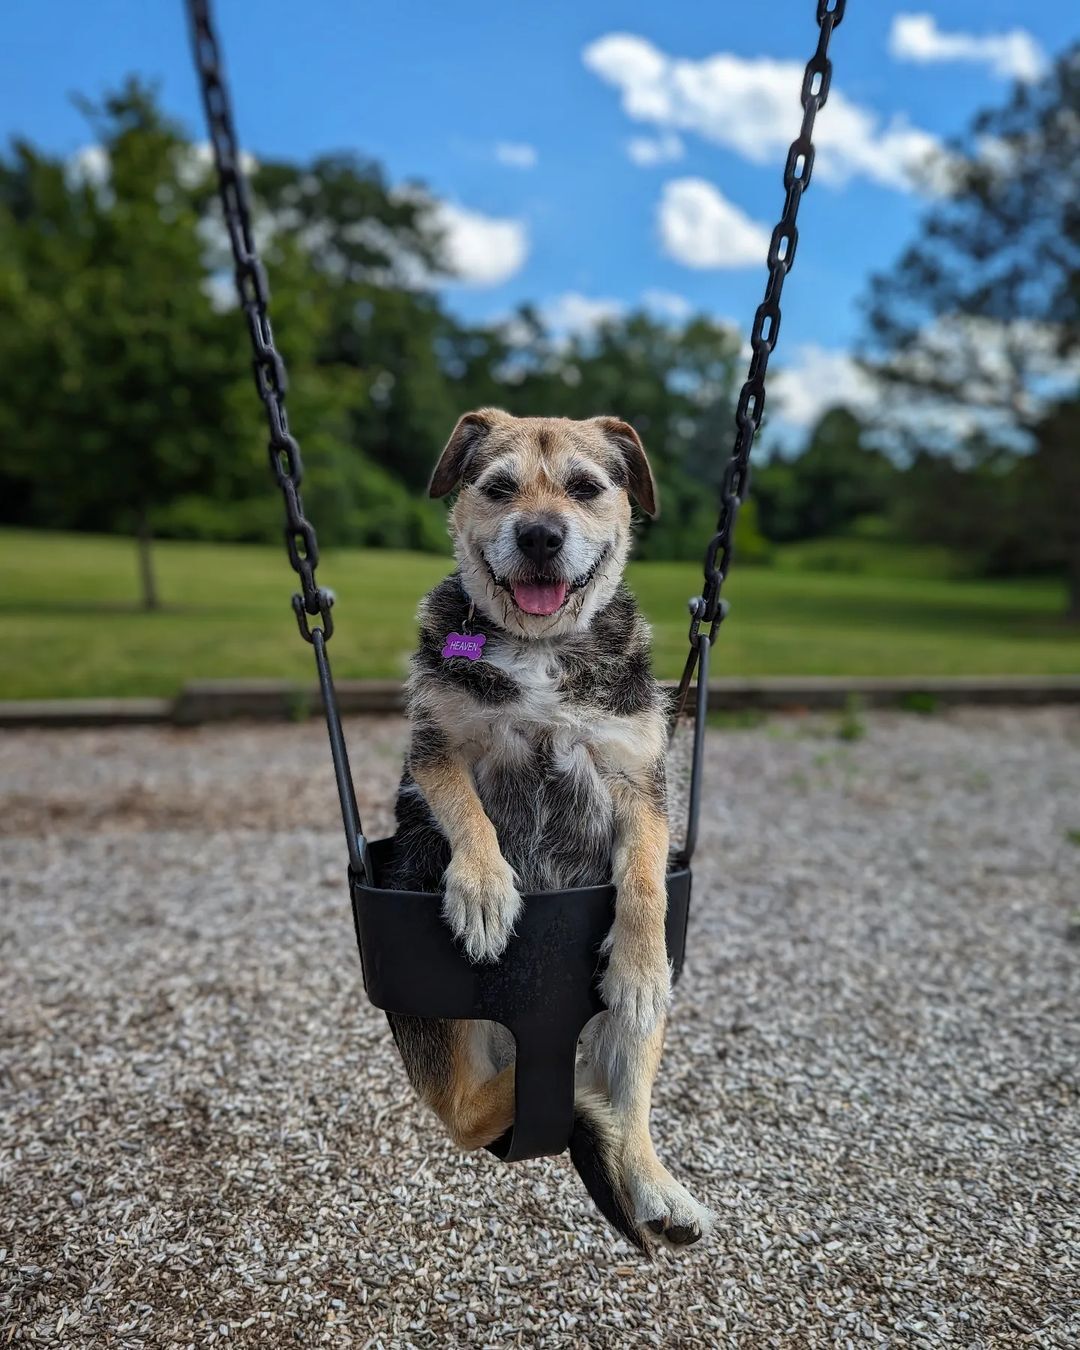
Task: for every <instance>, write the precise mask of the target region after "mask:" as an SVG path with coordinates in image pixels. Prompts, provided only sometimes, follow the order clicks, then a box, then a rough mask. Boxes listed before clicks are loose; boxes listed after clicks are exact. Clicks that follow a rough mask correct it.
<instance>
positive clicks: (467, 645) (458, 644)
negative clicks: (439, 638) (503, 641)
mask: <svg viewBox="0 0 1080 1350" xmlns="http://www.w3.org/2000/svg"><path fill="white" fill-rule="evenodd" d="M486 641H487V638H486V636H485V635H484V634H483V633H447V635H446V645H445V646H444V647H443V649H442V654H443V659H444V660H446V661H449V660H450V659H451V658H452V657H455V656H464V657H465V659H466V660H467V661H479V660H480V658H481V657H482V656H483V654H484V643H485V642H486Z"/></svg>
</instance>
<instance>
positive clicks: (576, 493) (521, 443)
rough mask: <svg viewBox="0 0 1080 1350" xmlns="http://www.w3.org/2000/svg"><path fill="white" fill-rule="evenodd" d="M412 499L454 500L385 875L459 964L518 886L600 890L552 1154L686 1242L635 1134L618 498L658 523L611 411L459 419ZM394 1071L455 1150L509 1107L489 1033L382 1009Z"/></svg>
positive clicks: (646, 668) (658, 1035)
mask: <svg viewBox="0 0 1080 1350" xmlns="http://www.w3.org/2000/svg"><path fill="white" fill-rule="evenodd" d="M430 490H431V495H432V496H433V497H443V496H446V495H447V494H448V493H450V492H453V491H455V490H456V492H457V498H456V500H455V502H454V505H453V509H452V511H451V513H450V532H451V535H452V538H453V541H454V553H455V557H456V561H457V570H456V571H455V572H454V573H453V575H452V576H449V577H447V578H446V580H444V581H442V582H440V583H439V585H438V586H436V587H435V589H434V590H433V591H431V593H430V594H429V595H428V596H427V597H426V598H425V600H424V602H423V604H422V605H421V608H420V615H419V619H420V639H419V647H418V649H417V651H416V653H415V655H414V656H413V659H412V668H411V675H410V678H409V683H408V711H409V717H410V720H411V740H410V745H409V749H408V752H407V755H406V763H405V770H404V774H403V776H402V780H401V786H400V789H399V793H398V798H397V807H396V811H397V830H396V834H395V846H394V863H393V871H392V875H391V877H390V885H391V886H392V887H394V888H396V889H400V890H411V891H432V892H439V891H441V892H442V893H443V896H444V900H443V915H444V918H445V920H446V922H447V923H448V924H449V926H450V928H451V929H452V930H453V932H454V934H455V935H456V937H457V938H458V939H459V940H460V943H461V945H462V947H463V948H464V951H465V952H466V954H467V955H468V957H469V959H470V960H472V961H475V962H483V961H498V960H499V957H500V956H501V954H502V952H503V950H504V949H505V947H506V944H507V942H508V941H509V939H510V937H511V935H512V933H513V931H514V922H515V920H516V919H517V917H518V914H519V913H520V910H521V904H522V901H521V892H522V891H526V892H528V891H542V890H563V889H567V888H570V887H576V886H593V885H606V884H609V883H614V885H615V890H616V904H615V919H614V922H613V924H612V927H611V931H610V933H609V935H608V938H607V941H606V944H605V948H606V955H607V963H606V967H605V968H604V972H603V976H602V981H601V986H600V988H601V994H602V997H603V1000H604V1003H605V1004H606V1007H607V1009H608V1011H607V1012H605V1013H602V1014H601V1015H600V1016H599V1017H597V1018H595V1019H594V1020H593V1021H592V1022H591V1023H590V1024H589V1026H588V1027H587V1028H586V1031H585V1034H584V1035H583V1036H582V1041H581V1045H580V1048H579V1055H578V1066H577V1084H576V1093H575V1125H574V1132H573V1136H572V1138H571V1144H570V1153H571V1158H572V1160H573V1162H574V1165H575V1167H576V1168H577V1170H578V1172H579V1174H580V1175H581V1177H582V1179H583V1181H584V1182H585V1185H586V1187H587V1188H588V1190H589V1192H590V1194H591V1195H592V1197H593V1199H594V1200H595V1201H596V1203H597V1205H598V1207H599V1208H600V1209H601V1211H602V1212H603V1213H604V1214H605V1215H606V1216H607V1217H608V1218H609V1219H610V1220H611V1222H612V1223H613V1224H614V1226H615V1227H616V1228H617V1229H618V1231H619V1232H620V1233H622V1234H623V1235H624V1236H625V1237H626V1238H627V1239H628V1240H629V1241H630V1242H631V1243H633V1244H634V1245H635V1246H636V1247H637V1248H638V1249H639V1250H641V1251H645V1252H647V1251H650V1250H651V1249H652V1248H653V1247H654V1246H656V1245H658V1244H662V1245H665V1246H668V1247H683V1246H687V1245H689V1244H691V1243H694V1242H697V1241H698V1239H699V1238H700V1237H701V1236H702V1234H703V1232H704V1231H705V1230H706V1228H707V1226H708V1217H709V1216H708V1211H707V1210H705V1209H704V1208H703V1207H702V1206H701V1205H700V1204H698V1203H697V1201H696V1200H694V1198H693V1197H692V1196H691V1195H690V1193H689V1192H688V1191H687V1190H686V1189H685V1187H683V1186H682V1185H680V1184H679V1182H677V1181H676V1180H675V1179H674V1178H673V1177H672V1176H671V1174H670V1173H669V1172H668V1171H667V1169H666V1168H665V1167H664V1166H663V1165H662V1164H661V1162H660V1160H659V1159H658V1158H657V1156H656V1151H655V1149H654V1147H653V1143H652V1138H651V1136H650V1131H649V1111H650V1103H651V1097H652V1087H653V1080H654V1079H655V1077H656V1073H657V1069H658V1067H659V1063H660V1055H661V1051H662V1047H663V1040H664V1027H665V1021H666V1017H667V1009H668V1003H669V1000H670V990H671V977H670V970H669V966H668V958H667V950H666V946H665V939H664V921H665V913H666V906H667V892H666V881H665V877H666V869H667V861H668V846H669V840H668V824H667V812H666V800H665V784H664V762H665V761H664V757H665V749H666V744H667V732H666V717H665V712H666V707H665V697H664V694H663V691H662V690H661V688H660V686H659V685H658V684H657V682H656V681H655V680H654V679H653V676H652V673H651V667H650V652H649V631H648V628H647V626H646V624H645V622H644V620H643V619H642V617H641V615H640V614H639V612H638V609H637V606H636V604H635V602H634V599H633V597H632V596H631V594H630V592H629V591H628V590H627V588H626V586H625V585H624V583H623V571H624V568H625V566H626V561H627V556H628V553H629V550H630V541H631V513H632V504H633V503H636V504H637V505H638V506H639V507H640V508H641V510H643V511H644V512H646V513H647V514H649V515H650V516H651V515H655V514H656V509H657V502H656V489H655V486H654V483H653V477H652V472H651V470H650V468H649V463H648V460H647V458H646V455H645V451H644V448H643V446H642V443H641V440H640V439H639V437H638V435H637V433H636V432H635V431H634V429H633V427H631V426H630V425H629V424H628V423H626V422H623V421H620V420H618V419H617V418H614V417H594V418H591V419H589V420H587V421H572V420H569V419H566V418H543V417H528V418H518V417H512V416H510V415H509V414H507V413H505V412H501V411H499V410H497V409H493V408H484V409H481V410H479V411H477V412H471V413H466V415H465V416H464V417H462V418H461V419H460V421H459V422H458V424H457V426H456V427H455V428H454V432H453V434H452V435H451V437H450V440H449V442H448V444H447V446H446V448H445V450H444V451H443V453H442V455H441V457H440V459H439V462H438V464H437V465H436V467H435V471H434V474H433V476H432V479H431V489H430ZM388 1016H389V1021H390V1025H391V1028H392V1030H393V1034H394V1039H395V1041H396V1043H397V1047H398V1050H399V1052H400V1054H401V1057H402V1059H403V1060H404V1063H405V1068H406V1070H407V1072H408V1075H409V1079H410V1081H411V1083H412V1085H413V1087H414V1088H415V1089H416V1091H417V1092H418V1093H419V1095H420V1096H421V1098H422V1099H423V1100H424V1101H425V1102H426V1103H427V1104H428V1105H429V1106H430V1107H431V1108H433V1109H434V1111H435V1112H436V1113H437V1114H438V1116H439V1117H440V1119H441V1120H442V1121H443V1123H444V1125H445V1126H446V1128H447V1130H448V1131H449V1133H450V1135H451V1137H452V1138H453V1139H454V1140H455V1142H456V1143H457V1144H459V1145H460V1146H461V1147H463V1148H466V1149H474V1148H481V1147H483V1146H485V1145H487V1144H490V1143H492V1142H493V1141H494V1140H496V1139H498V1138H499V1137H500V1136H501V1135H502V1134H504V1133H505V1132H506V1130H508V1129H509V1128H510V1126H511V1124H512V1123H513V1115H514V1066H513V1058H514V1044H513V1040H512V1038H511V1037H510V1035H509V1033H508V1032H507V1031H506V1030H505V1029H504V1028H502V1027H500V1026H498V1025H497V1024H495V1023H491V1022H480V1021H472V1022H466V1021H440V1020H435V1019H429V1018H416V1017H405V1016H400V1015H397V1014H388Z"/></svg>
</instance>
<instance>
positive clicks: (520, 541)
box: [517, 516, 566, 567]
mask: <svg viewBox="0 0 1080 1350" xmlns="http://www.w3.org/2000/svg"><path fill="white" fill-rule="evenodd" d="M565 537H566V532H565V530H564V529H563V527H562V526H561V525H560V524H559V522H558V521H557V520H554V519H553V518H552V517H550V516H541V517H540V518H539V520H530V521H528V522H526V523H525V524H523V525H519V526H518V530H517V546H518V548H519V549H521V551H522V553H524V554H525V556H526V558H528V560H529V561H530V562H532V563H535V564H536V566H537V567H543V566H544V565H545V563H549V562H550V561H551V560H552V558H554V556H555V555H556V553H558V551H559V549H561V548H562V546H563V540H564V538H565Z"/></svg>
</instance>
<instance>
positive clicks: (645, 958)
mask: <svg viewBox="0 0 1080 1350" xmlns="http://www.w3.org/2000/svg"><path fill="white" fill-rule="evenodd" d="M649 948H650V949H648V950H646V949H645V947H644V944H642V943H641V942H631V941H628V940H627V937H626V934H625V933H620V931H619V925H618V921H616V923H615V925H614V927H613V928H612V930H611V932H610V933H609V934H608V937H607V941H606V942H605V943H604V949H605V950H606V951H607V952H609V953H610V954H609V957H608V965H607V970H606V971H605V972H604V977H603V979H602V980H601V981H600V994H601V996H602V998H603V1000H604V1002H605V1003H606V1004H607V1006H608V1008H609V1009H610V1010H611V1013H612V1016H613V1017H615V1018H616V1019H617V1020H618V1021H619V1022H621V1023H622V1024H623V1025H624V1026H625V1027H626V1029H627V1030H628V1031H629V1032H630V1033H631V1034H632V1035H634V1036H636V1037H639V1038H641V1039H644V1038H645V1037H647V1036H651V1035H652V1033H653V1032H654V1031H655V1030H656V1028H657V1027H658V1026H659V1025H660V1021H661V1018H663V1016H664V1014H665V1013H666V1012H667V1009H668V1005H669V1004H670V1002H671V967H670V966H669V965H668V959H667V950H666V948H665V947H664V946H663V943H662V941H661V943H659V944H656V946H655V948H653V946H652V944H649Z"/></svg>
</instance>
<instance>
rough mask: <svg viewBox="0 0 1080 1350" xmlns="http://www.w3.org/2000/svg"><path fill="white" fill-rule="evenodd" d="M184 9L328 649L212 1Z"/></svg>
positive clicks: (300, 550) (193, 0) (281, 467)
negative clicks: (188, 20)
mask: <svg viewBox="0 0 1080 1350" xmlns="http://www.w3.org/2000/svg"><path fill="white" fill-rule="evenodd" d="M187 6H188V15H189V17H190V21H191V42H192V49H193V51H194V54H195V67H196V70H197V71H198V74H199V85H200V88H201V89H202V98H203V106H204V108H205V109H206V120H207V124H208V126H209V129H210V141H211V144H212V146H213V149H214V163H215V165H216V166H217V175H218V187H219V192H220V196H221V206H222V210H223V211H224V214H225V227H226V229H227V230H228V232H229V243H230V245H231V246H232V255H233V261H234V263H235V264H236V292H237V295H238V296H239V299H240V307H241V309H242V310H243V311H244V317H245V319H246V320H247V325H248V332H249V333H250V334H251V349H252V354H253V356H254V358H255V359H254V366H255V387H256V389H257V390H258V393H259V398H260V399H261V400H262V403H263V407H264V408H265V409H266V420H267V426H268V428H269V431H270V441H269V445H268V450H269V455H270V468H271V471H272V472H273V475H274V478H275V480H276V482H277V485H278V487H279V488H280V489H281V494H282V496H283V498H284V499H285V546H286V548H287V550H288V554H289V562H290V563H291V564H292V566H293V570H294V571H295V572H296V574H297V576H299V578H300V588H301V593H300V594H299V595H294V596H293V598H292V605H293V610H294V612H295V614H296V621H297V623H298V624H299V627H300V634H301V636H302V637H303V638H304V639H305V641H307V642H313V641H314V634H315V633H316V632H317V631H320V626H319V625H316V626H315V627H312V626H311V624H310V623H309V616H310V617H312V618H313V617H315V616H316V615H321V618H322V623H321V632H322V634H323V640H324V641H326V642H328V641H329V640H330V638H331V636H332V635H333V632H334V620H333V617H332V615H331V612H330V610H331V606H332V605H333V603H334V597H333V594H332V592H330V591H328V590H324V589H323V588H322V587H320V586H319V585H318V584H317V582H316V580H315V569H316V567H318V565H319V541H318V539H317V538H316V536H315V527H314V526H313V525H312V523H311V521H309V520H308V519H307V517H306V516H305V515H304V506H303V502H302V501H301V500H300V481H301V478H302V477H303V462H302V460H301V458H300V446H299V444H298V443H297V440H296V437H295V436H293V435H292V433H291V432H290V431H289V421H288V417H287V416H286V413H285V392H286V389H287V388H288V377H287V375H286V371H285V362H284V361H283V360H282V359H281V353H280V352H279V351H278V350H277V348H276V347H275V346H274V334H273V330H272V329H271V327H270V312H269V307H270V288H269V285H268V283H267V280H266V271H265V269H264V267H263V265H262V262H261V261H260V260H259V255H258V251H257V250H256V247H255V235H254V232H253V230H252V226H251V210H250V205H249V200H248V192H247V184H246V183H245V181H244V174H243V170H242V168H241V163H240V150H239V147H238V145H237V141H236V132H235V130H234V128H233V119H232V110H231V108H230V106H229V93H228V90H227V88H226V86H225V75H224V72H223V70H222V62H221V52H220V49H219V47H218V42H217V37H216V35H215V33H214V27H213V23H212V22H211V18H210V4H209V0H187Z"/></svg>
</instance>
